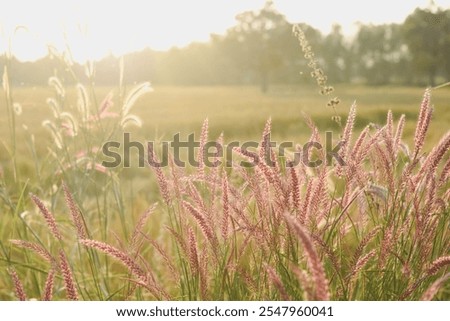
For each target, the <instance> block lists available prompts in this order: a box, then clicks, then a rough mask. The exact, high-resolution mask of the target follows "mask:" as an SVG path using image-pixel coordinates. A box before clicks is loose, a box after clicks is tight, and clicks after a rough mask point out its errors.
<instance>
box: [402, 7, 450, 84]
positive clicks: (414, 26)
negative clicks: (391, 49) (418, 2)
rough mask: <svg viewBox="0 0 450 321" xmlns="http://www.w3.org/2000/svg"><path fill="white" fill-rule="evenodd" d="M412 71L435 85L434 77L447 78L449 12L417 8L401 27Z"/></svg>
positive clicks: (449, 40) (448, 73) (448, 66)
mask: <svg viewBox="0 0 450 321" xmlns="http://www.w3.org/2000/svg"><path fill="white" fill-rule="evenodd" d="M403 32H404V36H405V41H406V43H407V45H408V48H409V52H410V55H411V59H412V63H413V68H414V69H415V71H416V72H417V73H418V75H419V76H425V77H427V78H428V84H429V85H431V86H434V85H435V82H436V77H437V76H438V75H440V74H441V75H442V76H444V77H447V78H448V77H450V61H449V60H450V10H442V9H433V8H428V9H420V8H418V9H416V10H415V11H414V12H413V13H412V14H411V15H409V16H408V17H407V18H406V21H405V23H404V24H403Z"/></svg>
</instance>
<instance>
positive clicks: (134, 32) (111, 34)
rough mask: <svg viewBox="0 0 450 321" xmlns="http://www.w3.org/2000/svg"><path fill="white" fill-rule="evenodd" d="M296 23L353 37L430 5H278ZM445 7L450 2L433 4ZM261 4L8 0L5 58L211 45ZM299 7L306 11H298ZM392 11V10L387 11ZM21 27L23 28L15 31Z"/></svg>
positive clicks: (417, 0)
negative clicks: (336, 27)
mask: <svg viewBox="0 0 450 321" xmlns="http://www.w3.org/2000/svg"><path fill="white" fill-rule="evenodd" d="M274 3H275V6H276V8H277V9H278V10H279V11H280V12H281V13H283V14H284V15H286V17H287V19H288V20H290V21H291V22H299V21H300V22H306V23H308V24H310V25H312V26H314V27H316V28H318V29H320V30H321V31H322V32H328V31H329V30H330V28H331V26H332V25H333V23H339V24H341V25H342V26H343V29H344V32H346V33H347V34H348V33H351V32H352V30H354V23H355V22H357V21H362V22H365V23H383V22H402V20H403V19H404V18H405V17H406V16H407V14H409V13H410V12H411V11H412V10H413V9H414V7H416V6H426V5H427V4H428V1H425V0H414V1H408V3H407V4H406V3H401V2H399V3H396V5H395V6H396V8H392V2H389V4H387V3H388V1H387V0H386V1H385V0H383V1H378V2H372V3H367V2H364V3H362V2H357V1H350V0H343V1H339V2H336V1H327V0H319V1H311V2H308V3H307V4H306V3H304V2H303V1H302V2H297V1H288V0H277V1H274ZM435 3H436V4H437V5H439V6H442V7H448V6H450V1H449V0H441V1H435ZM263 4H264V0H249V1H240V2H238V1H233V2H230V1H224V0H219V1H207V0H193V1H176V0H167V1H127V2H124V1H120V2H119V1H117V2H110V3H108V4H106V3H104V2H98V1H95V2H94V1H84V0H83V1H64V2H61V1H54V0H44V1H39V2H29V1H23V0H19V1H14V2H13V1H11V2H9V3H8V5H6V6H5V7H6V9H4V10H1V12H0V35H1V39H0V52H5V51H6V50H8V48H9V46H11V49H12V52H13V53H14V55H15V56H16V57H18V58H19V59H21V60H35V59H37V58H40V57H42V56H45V55H46V54H47V46H48V45H52V46H54V47H56V48H57V49H59V50H62V49H64V48H65V46H66V45H68V46H70V48H71V50H72V52H73V56H74V59H75V60H77V61H84V60H86V59H94V60H95V59H101V58H102V57H104V56H106V55H108V54H114V55H121V54H124V53H127V52H130V51H136V50H142V49H144V48H146V47H149V48H152V49H155V50H167V49H169V48H171V47H173V46H178V47H182V46H186V45H188V44H189V43H191V42H193V41H207V40H208V39H209V36H210V34H211V33H219V34H223V33H224V32H225V31H226V30H227V29H228V28H229V27H231V26H232V25H233V24H234V23H235V19H234V18H235V16H236V14H237V13H239V12H242V11H246V10H255V9H258V8H261V7H262V5H263ZM300 6H301V10H300V9H299V7H300ZM387 6H389V7H390V8H391V10H385V8H386V7H387ZM19 26H23V27H24V28H18V27H19Z"/></svg>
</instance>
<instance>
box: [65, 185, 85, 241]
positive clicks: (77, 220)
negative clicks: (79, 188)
mask: <svg viewBox="0 0 450 321" xmlns="http://www.w3.org/2000/svg"><path fill="white" fill-rule="evenodd" d="M62 187H63V190H64V196H65V198H66V204H67V206H68V207H69V210H70V214H71V217H72V222H73V224H74V225H75V228H76V230H77V236H78V238H79V239H85V238H87V232H86V227H85V222H84V219H83V216H82V215H81V212H80V210H79V209H78V206H77V205H76V204H75V200H74V199H73V197H72V194H71V193H70V191H69V188H68V187H67V185H66V184H65V183H63V184H62Z"/></svg>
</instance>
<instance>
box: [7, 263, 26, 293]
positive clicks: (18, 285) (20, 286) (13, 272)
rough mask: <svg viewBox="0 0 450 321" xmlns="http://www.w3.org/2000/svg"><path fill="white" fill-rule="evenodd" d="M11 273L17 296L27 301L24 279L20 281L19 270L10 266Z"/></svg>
mask: <svg viewBox="0 0 450 321" xmlns="http://www.w3.org/2000/svg"><path fill="white" fill-rule="evenodd" d="M8 272H9V275H10V276H11V279H12V281H13V284H14V290H15V292H16V297H17V299H19V301H26V300H27V296H26V294H25V290H24V287H23V284H22V281H20V278H19V276H18V275H17V272H16V270H15V269H14V268H12V267H10V268H9V269H8Z"/></svg>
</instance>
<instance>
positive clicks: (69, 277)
mask: <svg viewBox="0 0 450 321" xmlns="http://www.w3.org/2000/svg"><path fill="white" fill-rule="evenodd" d="M59 267H60V269H61V273H62V275H63V279H64V285H65V287H66V293H67V299H69V300H71V301H78V291H77V288H76V286H75V282H74V278H73V274H72V270H71V269H70V266H69V262H68V261H67V258H66V255H65V254H64V251H63V250H60V251H59Z"/></svg>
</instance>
